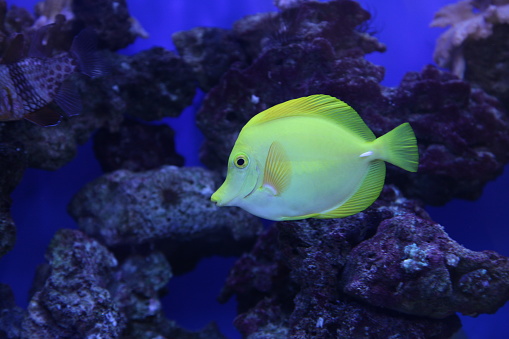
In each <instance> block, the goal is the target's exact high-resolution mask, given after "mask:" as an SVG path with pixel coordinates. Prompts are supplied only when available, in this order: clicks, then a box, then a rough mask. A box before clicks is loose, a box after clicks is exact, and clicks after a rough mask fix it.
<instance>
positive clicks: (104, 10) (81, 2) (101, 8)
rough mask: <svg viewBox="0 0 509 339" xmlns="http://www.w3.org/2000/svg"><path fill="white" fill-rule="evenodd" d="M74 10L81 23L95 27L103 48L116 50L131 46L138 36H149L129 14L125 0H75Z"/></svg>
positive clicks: (77, 19)
mask: <svg viewBox="0 0 509 339" xmlns="http://www.w3.org/2000/svg"><path fill="white" fill-rule="evenodd" d="M72 10H73V14H74V15H75V18H76V21H78V23H79V24H81V25H83V26H88V27H93V28H94V30H95V31H96V32H97V33H98V35H99V37H100V42H101V47H103V48H108V49H110V50H114V51H116V50H119V49H122V48H125V47H127V46H129V45H130V44H131V43H133V42H134V40H135V39H136V37H138V36H141V37H147V33H146V32H145V31H144V30H143V28H142V27H141V25H140V24H139V22H138V21H137V20H136V19H134V18H133V17H132V16H131V15H130V14H129V10H128V8H127V2H126V1H125V0H73V3H72Z"/></svg>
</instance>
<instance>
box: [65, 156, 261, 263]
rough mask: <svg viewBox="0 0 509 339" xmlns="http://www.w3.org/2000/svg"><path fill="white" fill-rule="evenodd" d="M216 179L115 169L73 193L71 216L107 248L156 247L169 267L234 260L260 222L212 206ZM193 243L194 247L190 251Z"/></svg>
mask: <svg viewBox="0 0 509 339" xmlns="http://www.w3.org/2000/svg"><path fill="white" fill-rule="evenodd" d="M219 181H220V176H219V175H218V174H215V173H213V172H210V171H208V170H205V169H202V168H178V167H175V166H163V167H161V168H158V169H155V170H151V171H145V172H140V173H134V172H131V171H127V170H118V171H115V172H112V173H109V174H105V175H104V176H102V177H100V178H98V179H96V180H94V181H92V182H91V183H89V184H87V185H86V186H85V187H84V188H83V189H82V190H81V191H80V192H78V193H77V194H76V196H75V197H74V198H73V200H72V201H71V203H70V205H69V212H70V214H71V215H72V216H73V218H74V219H75V220H76V222H77V223H78V225H79V227H80V228H81V229H82V230H83V231H85V232H86V233H87V234H89V235H91V236H94V237H96V238H98V239H101V241H103V242H104V243H105V244H107V245H108V246H120V245H141V244H146V243H157V244H158V247H159V248H160V249H161V250H162V251H164V252H165V253H166V254H167V255H169V256H170V257H174V256H177V257H178V258H180V259H178V260H175V261H171V259H170V261H171V262H172V265H175V266H176V268H177V269H178V268H179V265H186V262H187V263H189V264H190V265H194V264H193V262H195V261H196V260H198V258H201V257H203V256H206V255H211V254H216V255H217V254H219V255H233V254H235V253H239V252H240V251H242V249H243V248H245V246H247V245H248V244H250V243H252V242H253V241H254V239H255V237H256V235H257V234H258V233H259V232H260V231H261V227H262V225H261V222H260V221H259V219H258V218H256V217H254V216H252V215H250V214H248V213H247V212H244V211H242V210H240V209H234V208H232V209H228V208H219V207H217V206H216V205H215V204H213V203H212V202H211V201H210V196H211V195H212V193H213V191H214V189H215V188H216V187H218V182H219ZM190 244H193V246H190Z"/></svg>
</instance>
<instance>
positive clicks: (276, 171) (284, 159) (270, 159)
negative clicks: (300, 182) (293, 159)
mask: <svg viewBox="0 0 509 339" xmlns="http://www.w3.org/2000/svg"><path fill="white" fill-rule="evenodd" d="M291 175H292V166H291V163H290V161H289V159H288V156H287V155H286V152H285V150H284V148H283V146H282V145H281V144H280V143H279V142H276V141H274V142H273V143H272V144H271V145H270V148H269V154H268V155H267V160H266V161H265V170H264V174H263V187H265V188H267V189H268V190H270V191H272V192H273V194H274V195H276V196H277V195H280V194H281V193H283V192H284V191H285V190H286V189H287V188H288V186H289V185H290V179H291Z"/></svg>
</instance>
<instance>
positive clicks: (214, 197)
mask: <svg viewBox="0 0 509 339" xmlns="http://www.w3.org/2000/svg"><path fill="white" fill-rule="evenodd" d="M218 191H219V190H218ZM234 198H235V197H234ZM234 198H232V199H229V200H226V201H225V200H224V199H221V197H220V196H219V194H217V192H215V193H214V194H212V196H211V197H210V201H212V202H214V203H216V206H219V207H222V206H228V204H229V203H230V202H231V201H232V200H233V199H234Z"/></svg>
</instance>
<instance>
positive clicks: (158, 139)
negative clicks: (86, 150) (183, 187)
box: [94, 120, 184, 172]
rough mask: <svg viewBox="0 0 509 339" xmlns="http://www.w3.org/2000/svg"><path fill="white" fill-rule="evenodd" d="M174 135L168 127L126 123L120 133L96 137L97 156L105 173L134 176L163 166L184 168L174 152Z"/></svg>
mask: <svg viewBox="0 0 509 339" xmlns="http://www.w3.org/2000/svg"><path fill="white" fill-rule="evenodd" d="M174 135H175V132H174V131H173V130H172V129H171V127H169V126H167V125H147V124H143V123H140V122H135V121H133V120H125V121H124V122H123V123H122V125H121V126H120V129H119V130H118V131H116V132H110V131H109V130H108V129H106V128H102V129H100V130H99V131H97V133H95V135H94V153H95V156H96V158H97V160H98V161H99V163H100V164H101V167H102V169H103V171H104V172H112V171H115V170H117V169H127V170H130V171H134V172H140V171H145V170H150V169H154V168H157V167H160V166H162V165H175V166H182V165H184V158H183V157H182V156H181V155H180V154H177V153H176V151H175V141H174Z"/></svg>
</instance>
